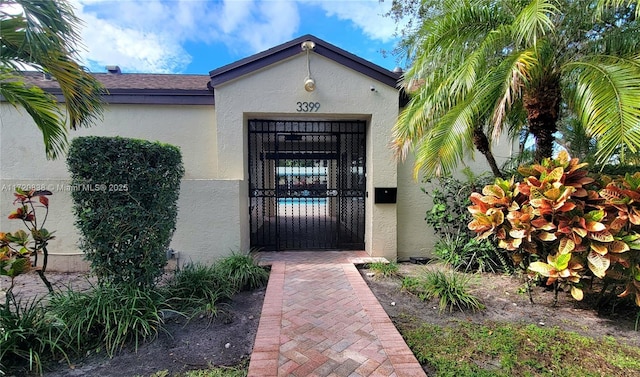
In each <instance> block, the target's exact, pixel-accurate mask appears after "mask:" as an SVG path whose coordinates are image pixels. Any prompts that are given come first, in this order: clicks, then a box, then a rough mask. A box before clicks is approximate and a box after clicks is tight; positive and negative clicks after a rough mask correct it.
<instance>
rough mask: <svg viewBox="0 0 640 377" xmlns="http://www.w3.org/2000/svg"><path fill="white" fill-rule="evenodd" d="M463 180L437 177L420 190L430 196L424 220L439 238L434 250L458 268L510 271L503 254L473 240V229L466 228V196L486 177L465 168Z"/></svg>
mask: <svg viewBox="0 0 640 377" xmlns="http://www.w3.org/2000/svg"><path fill="white" fill-rule="evenodd" d="M463 173H464V174H465V175H466V178H467V179H466V180H460V179H457V178H454V177H450V176H449V177H440V178H438V179H437V182H433V181H432V180H428V181H426V182H425V183H428V184H430V183H433V189H431V190H427V189H426V188H425V189H423V191H424V192H425V193H426V194H427V195H429V196H430V197H431V199H432V202H433V206H432V208H431V209H430V210H429V211H427V213H426V217H425V220H426V222H427V224H429V225H430V226H431V227H432V228H433V229H434V231H435V232H436V234H437V235H438V236H439V237H440V240H439V241H438V242H437V243H436V246H435V248H434V254H435V255H436V257H438V258H439V259H441V260H442V261H444V262H446V263H448V264H450V265H451V266H452V267H453V268H454V269H456V270H459V271H465V272H471V271H480V272H485V271H491V272H500V271H502V272H512V271H513V264H512V262H511V260H510V259H509V258H506V257H505V256H504V255H503V252H502V251H501V250H499V249H498V248H497V247H496V245H495V243H494V242H489V241H485V242H477V241H476V240H475V239H474V237H475V233H474V232H472V231H470V230H469V229H468V228H467V224H468V223H469V222H470V221H471V219H472V215H471V213H469V212H468V211H467V210H466V208H467V207H468V206H469V205H471V200H470V199H469V197H470V196H471V194H472V193H473V192H478V191H480V190H481V189H482V186H483V185H484V184H485V183H487V182H489V177H487V176H484V175H481V176H476V175H474V174H473V173H472V172H471V171H470V170H469V169H468V168H467V169H465V170H464V171H463Z"/></svg>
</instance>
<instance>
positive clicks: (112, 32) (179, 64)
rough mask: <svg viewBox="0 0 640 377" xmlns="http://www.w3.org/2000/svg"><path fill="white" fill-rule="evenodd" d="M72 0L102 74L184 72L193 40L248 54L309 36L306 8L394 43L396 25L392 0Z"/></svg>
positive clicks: (87, 56)
mask: <svg viewBox="0 0 640 377" xmlns="http://www.w3.org/2000/svg"><path fill="white" fill-rule="evenodd" d="M72 1H74V4H75V6H76V14H77V15H78V16H79V17H80V18H81V19H82V20H84V24H85V26H84V27H83V28H82V30H81V34H82V37H83V41H84V44H85V46H86V48H87V50H88V51H87V52H85V53H82V55H81V57H82V58H83V61H84V62H85V64H87V65H89V67H90V69H92V70H96V71H103V70H104V66H106V65H113V64H118V65H120V67H121V68H122V69H123V71H125V72H181V71H184V70H185V69H186V67H187V65H188V64H189V62H191V60H192V59H193V58H192V57H191V56H190V55H189V53H188V52H187V51H186V49H185V47H184V46H185V45H186V44H187V43H200V42H204V43H206V44H208V45H214V44H216V43H222V44H224V45H225V46H226V47H227V49H228V51H230V53H231V55H237V56H247V55H249V54H253V53H256V52H259V51H262V50H265V49H267V48H270V47H272V46H275V45H277V44H279V43H283V42H285V41H287V40H290V39H292V38H293V37H295V36H298V34H303V33H301V32H300V30H299V29H300V25H301V20H300V17H301V16H300V11H301V10H300V9H299V5H301V4H305V5H310V6H311V7H312V8H315V9H316V11H317V9H321V12H324V13H325V14H326V15H327V16H328V17H336V18H338V19H341V20H349V21H351V22H353V24H354V26H355V27H356V28H358V29H360V30H362V32H363V34H365V35H366V36H367V37H369V38H371V39H376V40H380V41H382V42H388V41H389V40H391V39H392V38H393V34H394V31H395V24H394V23H393V21H392V20H391V19H390V18H384V17H382V16H381V15H382V14H383V13H385V12H386V11H387V10H388V9H389V7H390V3H391V1H388V2H385V3H380V2H378V1H377V0H356V1H354V0H343V1H321V0H222V1H217V2H210V1H205V0H120V1H116V0H72ZM304 8H305V11H307V10H308V7H304ZM312 11H313V10H312Z"/></svg>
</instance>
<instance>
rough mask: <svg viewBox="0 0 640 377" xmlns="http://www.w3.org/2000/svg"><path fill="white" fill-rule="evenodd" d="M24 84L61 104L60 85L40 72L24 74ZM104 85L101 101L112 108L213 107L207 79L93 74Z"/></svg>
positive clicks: (129, 74)
mask: <svg viewBox="0 0 640 377" xmlns="http://www.w3.org/2000/svg"><path fill="white" fill-rule="evenodd" d="M22 74H23V75H24V78H25V82H26V83H27V84H30V85H35V86H38V87H40V88H42V89H44V90H46V91H48V92H50V93H52V94H55V95H56V96H57V97H58V100H60V101H62V100H64V99H63V97H62V95H61V92H60V85H59V84H58V82H57V81H55V80H51V79H49V80H47V79H45V77H44V75H43V74H42V73H39V72H23V73H22ZM92 75H93V76H94V77H95V78H96V79H97V80H98V81H100V82H101V83H102V85H104V87H105V89H106V90H107V94H106V95H105V96H104V100H105V101H106V102H107V103H111V104H156V105H173V104H176V105H213V104H214V99H213V93H212V91H210V90H209V89H207V84H208V83H209V79H210V78H209V76H207V75H181V74H180V75H175V74H151V73H120V74H110V73H92Z"/></svg>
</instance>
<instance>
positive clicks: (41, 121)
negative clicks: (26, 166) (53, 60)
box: [0, 72, 67, 158]
mask: <svg viewBox="0 0 640 377" xmlns="http://www.w3.org/2000/svg"><path fill="white" fill-rule="evenodd" d="M0 82H1V83H2V85H0V95H1V96H2V97H4V99H5V100H6V101H7V102H9V103H10V104H11V105H13V106H14V107H15V108H16V109H20V108H21V107H22V108H24V109H25V110H26V111H27V113H28V114H29V115H30V116H31V118H32V119H33V121H34V122H35V123H36V125H37V126H38V128H39V129H40V131H41V132H42V138H43V140H44V145H45V151H46V153H47V157H49V158H56V157H58V156H60V155H61V154H62V153H63V152H64V151H65V149H66V147H67V132H66V128H65V127H61V126H60V124H61V123H62V124H63V125H64V115H63V114H62V113H61V111H60V107H59V106H58V102H57V101H56V98H55V97H54V96H52V95H51V94H49V93H46V92H45V91H43V90H42V89H40V88H38V87H35V86H32V87H27V86H26V85H25V84H24V82H23V81H21V79H20V77H19V76H16V75H14V74H11V73H9V72H0Z"/></svg>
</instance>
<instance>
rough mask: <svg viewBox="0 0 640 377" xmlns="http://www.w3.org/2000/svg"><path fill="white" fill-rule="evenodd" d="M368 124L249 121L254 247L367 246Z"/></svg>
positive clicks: (320, 247)
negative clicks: (366, 146) (366, 141)
mask: <svg viewBox="0 0 640 377" xmlns="http://www.w3.org/2000/svg"><path fill="white" fill-rule="evenodd" d="M365 136H366V122H364V121H274V120H257V119H254V120H250V121H249V196H250V224H251V225H250V228H251V246H252V247H258V248H262V249H263V250H312V249H325V250H337V249H342V250H359V249H364V212H365V192H366V191H365V187H366V171H365V166H366V163H365V162H366V161H365V156H366V154H365V144H366V143H365Z"/></svg>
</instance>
